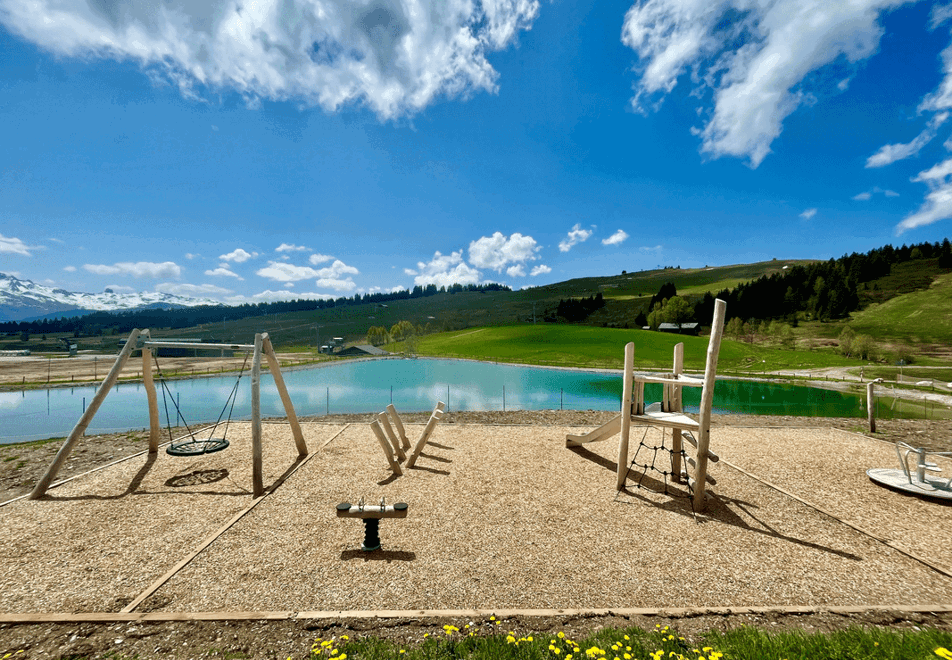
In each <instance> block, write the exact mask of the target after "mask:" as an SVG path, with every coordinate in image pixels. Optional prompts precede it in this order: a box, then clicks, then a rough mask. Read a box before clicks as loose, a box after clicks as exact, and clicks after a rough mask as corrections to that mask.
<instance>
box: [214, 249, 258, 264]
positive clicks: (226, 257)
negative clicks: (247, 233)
mask: <svg viewBox="0 0 952 660" xmlns="http://www.w3.org/2000/svg"><path fill="white" fill-rule="evenodd" d="M257 256H258V253H257V252H246V251H244V250H242V249H241V248H238V249H237V250H235V251H234V252H229V253H228V254H223V255H221V256H219V257H218V258H219V259H221V260H222V261H234V262H235V263H236V264H243V263H245V262H246V261H248V260H249V259H254V258H255V257H257Z"/></svg>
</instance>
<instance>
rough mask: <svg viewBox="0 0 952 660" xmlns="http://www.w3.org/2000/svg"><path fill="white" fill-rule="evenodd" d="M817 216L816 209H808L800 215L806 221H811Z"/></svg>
mask: <svg viewBox="0 0 952 660" xmlns="http://www.w3.org/2000/svg"><path fill="white" fill-rule="evenodd" d="M815 215H816V209H807V210H806V211H804V212H803V213H801V214H800V217H801V218H803V219H804V220H809V219H810V218H812V217H813V216H815Z"/></svg>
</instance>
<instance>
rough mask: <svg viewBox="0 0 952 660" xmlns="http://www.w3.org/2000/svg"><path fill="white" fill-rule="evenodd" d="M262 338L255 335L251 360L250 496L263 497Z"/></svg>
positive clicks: (259, 335)
mask: <svg viewBox="0 0 952 660" xmlns="http://www.w3.org/2000/svg"><path fill="white" fill-rule="evenodd" d="M263 343H264V338H263V337H262V335H261V334H256V335H255V352H254V356H253V357H252V359H251V496H252V497H261V496H262V495H264V468H263V466H262V462H261V345H262V344H263Z"/></svg>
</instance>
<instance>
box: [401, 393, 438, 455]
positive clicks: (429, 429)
mask: <svg viewBox="0 0 952 660" xmlns="http://www.w3.org/2000/svg"><path fill="white" fill-rule="evenodd" d="M445 405H446V404H445V403H443V402H442V401H438V402H437V404H436V407H435V408H434V409H433V413H432V414H431V415H430V419H429V421H428V422H427V423H426V428H424V429H423V433H422V434H421V435H420V439H419V440H417V443H416V446H415V447H414V448H413V453H412V454H410V458H409V459H407V468H412V467H413V466H414V465H416V462H417V459H418V458H420V454H422V453H423V448H424V447H425V446H426V442H427V440H429V438H430V434H431V433H433V429H434V428H436V423H437V422H438V421H440V418H441V417H443V408H444V406H445Z"/></svg>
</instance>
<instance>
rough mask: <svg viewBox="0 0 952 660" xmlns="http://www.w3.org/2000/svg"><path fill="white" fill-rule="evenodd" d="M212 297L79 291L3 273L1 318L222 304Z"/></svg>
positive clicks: (38, 317)
mask: <svg viewBox="0 0 952 660" xmlns="http://www.w3.org/2000/svg"><path fill="white" fill-rule="evenodd" d="M220 304H221V303H220V302H218V301H217V300H212V299H210V298H187V297H185V296H176V295H173V294H170V293H156V292H151V291H150V292H144V291H143V292H139V293H119V292H116V291H113V290H112V289H106V290H104V291H103V292H102V293H78V292H74V291H66V290H65V289H51V288H50V287H48V286H43V285H42V284H37V283H36V282H32V281H30V280H21V279H18V278H16V277H14V276H12V275H6V274H4V273H0V321H32V320H37V319H42V318H60V317H65V316H83V315H85V314H91V313H92V312H103V311H105V312H119V311H131V310H138V309H156V308H158V309H172V308H177V307H195V306H197V305H220Z"/></svg>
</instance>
